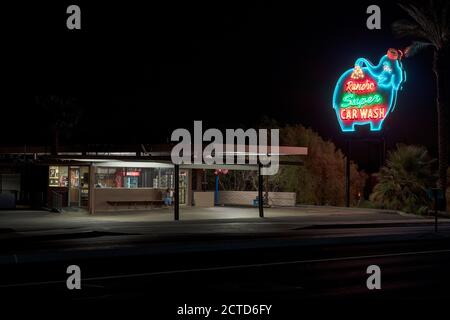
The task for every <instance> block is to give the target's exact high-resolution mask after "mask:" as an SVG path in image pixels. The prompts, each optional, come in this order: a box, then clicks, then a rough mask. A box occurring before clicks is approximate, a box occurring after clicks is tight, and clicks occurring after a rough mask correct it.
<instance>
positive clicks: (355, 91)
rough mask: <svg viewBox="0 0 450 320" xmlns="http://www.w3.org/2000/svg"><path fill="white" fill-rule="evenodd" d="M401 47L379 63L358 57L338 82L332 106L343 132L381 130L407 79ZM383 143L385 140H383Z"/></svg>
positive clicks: (348, 168) (347, 201) (347, 197)
mask: <svg viewBox="0 0 450 320" xmlns="http://www.w3.org/2000/svg"><path fill="white" fill-rule="evenodd" d="M402 56H403V53H402V52H401V51H400V50H396V49H392V48H391V49H389V50H388V52H387V54H386V55H384V56H382V57H381V59H380V61H379V62H378V64H377V65H373V64H372V63H371V62H369V61H368V60H366V59H365V58H359V59H357V60H356V61H355V64H354V67H353V68H351V69H349V70H347V71H345V72H344V73H343V74H342V75H341V77H340V78H339V80H338V81H337V83H336V86H335V89H334V93H333V109H334V111H335V113H336V117H337V119H338V122H339V126H340V128H341V131H342V132H355V131H356V126H362V125H369V129H370V131H375V132H377V131H381V130H382V128H383V123H384V121H385V120H386V118H387V117H388V115H389V114H390V113H391V112H392V111H393V110H394V108H395V104H396V101H397V93H398V90H400V89H401V85H402V84H403V83H404V82H405V80H406V74H405V72H404V70H403V66H402V63H401V58H402ZM383 143H384V141H383ZM350 149H351V145H350V139H348V140H347V156H346V166H345V168H346V186H345V188H346V201H345V202H346V206H347V207H349V206H350V159H349V155H350V151H351V150H350Z"/></svg>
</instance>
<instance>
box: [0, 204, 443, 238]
mask: <svg viewBox="0 0 450 320" xmlns="http://www.w3.org/2000/svg"><path fill="white" fill-rule="evenodd" d="M180 218H181V220H180V221H173V212H172V208H161V209H153V210H147V211H127V212H122V211H121V212H119V211H117V212H114V211H112V212H103V213H97V214H95V215H89V214H87V213H86V212H80V211H73V212H68V211H65V212H63V213H53V212H47V211H0V238H1V237H2V236H5V235H6V234H8V233H13V232H14V233H16V234H17V233H26V232H41V233H42V232H43V233H58V232H75V231H93V230H96V231H98V230H102V231H104V230H113V229H114V230H121V229H128V228H129V227H131V228H134V227H140V228H141V229H142V228H145V227H149V228H152V226H157V225H165V226H170V227H171V228H177V229H180V230H182V228H184V227H185V226H186V225H188V224H189V225H192V224H206V225H208V224H217V223H224V224H227V225H230V224H236V223H242V222H245V223H250V222H251V223H275V224H280V223H282V224H291V225H292V226H295V227H301V226H311V225H339V224H367V223H380V224H383V223H384V224H385V223H391V224H392V223H406V222H407V223H424V222H428V221H430V222H432V218H431V217H430V218H424V217H420V216H415V215H408V214H401V213H397V212H392V211H385V210H375V209H364V208H340V207H318V206H299V207H291V208H266V209H265V218H263V219H261V218H259V217H258V209H257V208H252V207H214V208H196V207H184V208H182V209H181V213H180ZM440 221H441V222H449V221H450V219H440Z"/></svg>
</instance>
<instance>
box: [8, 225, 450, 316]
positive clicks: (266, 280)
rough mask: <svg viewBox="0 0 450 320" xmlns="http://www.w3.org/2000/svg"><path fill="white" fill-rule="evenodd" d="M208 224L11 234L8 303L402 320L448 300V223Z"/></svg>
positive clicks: (151, 311)
mask: <svg viewBox="0 0 450 320" xmlns="http://www.w3.org/2000/svg"><path fill="white" fill-rule="evenodd" d="M148 228H152V229H151V230H153V231H155V230H157V229H158V228H155V226H151V227H150V226H149V227H148ZM164 228H172V227H170V226H164ZM198 228H200V229H198ZM204 228H205V229H203V228H202V227H199V226H197V225H195V228H194V229H191V230H190V229H189V228H187V227H184V228H181V229H178V232H175V231H173V230H172V232H167V230H164V232H162V231H161V232H148V231H149V230H147V229H145V228H144V227H143V226H141V227H139V226H135V227H132V226H127V230H126V231H127V232H118V231H119V230H118V229H117V230H115V231H111V230H110V231H108V232H100V231H87V232H84V233H83V232H81V233H80V232H74V233H65V234H59V235H58V234H53V233H50V234H47V235H46V234H45V233H44V234H39V235H32V236H28V237H10V238H8V241H7V242H6V241H1V242H0V243H1V245H2V247H1V252H2V253H3V257H6V259H11V261H8V260H4V261H3V264H2V265H1V270H2V272H1V277H0V292H1V294H2V300H1V301H2V302H4V303H5V304H6V302H8V304H9V305H16V304H20V305H23V304H30V303H36V302H45V303H48V302H49V301H51V302H52V303H58V304H67V305H68V306H70V308H73V307H74V306H76V308H95V307H96V308H98V307H99V306H108V308H109V309H108V310H109V311H111V310H113V309H114V308H115V307H119V306H120V307H123V308H130V307H132V308H133V310H137V309H145V310H146V311H147V313H148V315H149V316H150V315H152V316H155V317H154V318H157V319H203V318H205V317H204V315H197V316H195V317H194V316H183V317H181V316H180V315H178V314H177V310H178V308H179V307H180V306H185V305H187V306H210V307H211V308H212V309H211V310H216V309H217V310H219V311H217V312H214V311H212V312H213V314H210V315H209V316H208V318H217V319H250V318H251V319H290V318H291V317H292V316H295V318H297V317H302V316H304V314H305V312H306V310H308V311H313V312H314V313H315V314H321V313H329V312H344V313H345V312H347V313H348V312H349V310H353V311H355V310H354V307H355V304H356V305H358V306H359V307H362V308H366V310H371V311H370V314H372V315H373V314H374V313H376V312H377V311H379V312H381V313H382V312H383V311H382V310H384V309H383V308H384V307H385V306H390V307H392V306H396V307H397V308H399V309H397V310H398V311H399V312H400V311H401V312H402V313H401V314H402V315H405V312H406V311H409V312H412V311H413V310H414V312H416V311H415V310H416V309H419V310H421V311H427V312H428V311H429V310H436V307H437V306H445V303H446V301H447V300H448V299H449V298H450V293H449V291H448V288H449V286H450V273H449V270H450V226H449V225H447V224H441V225H440V227H439V232H438V233H434V232H433V225H432V224H430V223H428V222H423V223H401V224H396V223H378V224H374V223H368V224H365V225H358V224H350V223H347V224H341V225H339V226H336V225H327V224H321V225H308V226H307V225H301V226H297V225H295V224H292V223H281V222H278V223H276V224H271V223H263V224H259V223H258V225H257V227H256V224H255V223H254V222H236V223H228V224H226V225H223V224H221V223H214V224H205V225H204ZM252 228H257V230H258V232H250V230H251V229H252ZM144 230H145V232H144ZM181 230H184V232H181ZM189 230H190V231H189ZM193 230H196V232H194V231H193ZM245 230H247V231H248V232H244V231H245ZM122 231H125V230H122ZM138 231H139V232H138ZM69 264H76V265H79V266H80V268H81V271H82V289H81V290H72V291H70V290H68V289H67V287H66V279H67V277H68V275H67V274H66V268H67V266H68V265H69ZM369 265H378V266H379V267H380V269H381V287H382V288H381V290H368V289H367V286H366V280H367V278H368V276H369V275H367V273H366V270H367V267H368V266H369ZM229 304H231V305H236V304H242V305H243V304H248V305H255V304H257V305H261V304H264V305H272V309H271V314H270V315H269V316H267V315H264V316H263V315H259V316H258V317H250V316H249V315H239V316H238V315H226V316H225V315H222V314H221V308H222V305H229ZM324 305H326V306H327V307H324ZM111 308H112V309H111ZM405 308H406V309H405ZM332 310H334V311H332ZM381 313H380V314H381ZM156 315H158V316H156ZM150 318H152V317H150Z"/></svg>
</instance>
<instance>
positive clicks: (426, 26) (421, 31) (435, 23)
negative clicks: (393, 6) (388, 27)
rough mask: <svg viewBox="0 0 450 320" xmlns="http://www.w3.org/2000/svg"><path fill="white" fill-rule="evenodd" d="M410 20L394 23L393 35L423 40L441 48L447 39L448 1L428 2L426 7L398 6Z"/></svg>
mask: <svg viewBox="0 0 450 320" xmlns="http://www.w3.org/2000/svg"><path fill="white" fill-rule="evenodd" d="M399 6H400V8H402V9H403V11H405V12H406V13H407V14H408V15H409V16H410V17H411V19H412V21H405V20H400V21H397V22H394V23H393V25H392V29H393V31H394V34H396V35H397V36H400V37H405V36H408V37H417V38H420V39H425V40H427V41H428V42H430V43H431V44H433V46H435V47H436V48H438V49H439V48H441V47H442V46H443V45H444V43H445V42H446V41H448V37H449V21H448V13H449V1H447V0H438V1H429V2H428V5H426V6H420V7H419V6H417V5H414V4H399Z"/></svg>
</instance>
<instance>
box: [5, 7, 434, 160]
mask: <svg viewBox="0 0 450 320" xmlns="http://www.w3.org/2000/svg"><path fill="white" fill-rule="evenodd" d="M92 2H93V1H71V2H67V1H58V2H56V1H55V3H53V4H51V3H49V2H46V4H42V3H40V2H39V3H36V2H34V3H33V4H28V5H27V4H24V3H18V4H17V5H8V6H6V5H3V4H2V16H1V18H0V21H1V34H2V53H3V54H2V68H1V72H0V74H1V77H2V78H3V81H2V87H3V92H2V127H1V135H2V140H1V144H2V145H8V144H45V143H47V144H48V143H49V142H50V141H51V134H50V131H49V130H46V129H45V128H42V127H43V125H42V124H43V123H46V122H45V121H46V119H47V118H48V115H47V114H45V113H44V112H43V111H42V108H40V107H39V106H38V105H36V103H35V96H42V95H44V96H45V95H50V94H54V95H61V96H69V97H73V98H75V99H76V101H77V104H78V105H79V109H80V114H81V121H80V123H79V125H78V127H77V128H76V129H75V130H73V132H72V133H71V136H70V137H69V138H68V140H67V141H65V143H84V144H86V143H89V144H92V143H126V144H128V143H130V144H131V143H140V142H146V143H158V142H167V139H168V137H170V133H171V130H172V129H173V128H177V127H187V128H191V127H192V124H193V120H203V121H204V126H205V127H219V128H237V127H242V128H248V127H253V126H256V125H257V124H258V123H259V122H260V120H261V118H262V117H263V116H264V115H266V116H268V117H271V118H274V119H276V120H277V121H279V122H280V123H281V124H303V125H305V126H310V127H312V128H313V129H314V130H316V131H317V132H319V134H320V135H322V136H323V137H325V138H327V139H331V140H333V141H335V142H336V144H337V145H338V146H343V143H344V141H345V138H344V137H343V135H342V133H340V131H339V128H338V123H337V120H336V116H335V113H334V111H333V109H332V99H331V98H332V93H333V89H334V85H335V83H336V80H337V79H338V77H339V76H340V74H341V73H342V72H344V71H345V70H347V69H349V68H350V67H352V65H353V63H354V61H355V59H356V58H358V57H366V58H368V59H370V60H371V61H373V62H378V60H379V58H380V57H381V56H382V55H384V54H385V53H386V51H387V49H388V48H389V47H394V48H404V47H405V46H406V45H408V44H409V40H408V39H396V38H394V36H393V35H392V32H391V23H392V22H393V21H394V20H397V19H399V18H406V16H405V15H404V13H403V12H402V11H401V9H400V8H398V6H397V5H396V4H395V3H394V2H392V1H384V2H382V1H377V4H378V5H379V6H380V7H381V10H382V30H375V31H373V30H368V29H367V28H366V19H367V17H368V15H367V14H366V13H365V12H366V8H367V6H368V5H370V4H373V1H360V2H358V3H357V4H351V2H348V1H345V2H344V1H340V2H338V3H335V4H333V5H332V4H328V3H327V4H325V3H324V2H322V1H315V2H314V1H313V2H309V3H308V6H306V5H304V2H301V1H295V4H293V3H291V2H293V1H289V2H288V1H286V2H280V1H277V2H265V1H211V0H210V1H146V2H147V3H153V2H155V3H154V4H147V5H145V6H144V5H143V4H142V1H122V2H117V3H116V2H111V1H104V2H102V3H99V2H98V1H96V3H97V4H96V5H95V6H94V5H93V3H92ZM70 4H78V5H80V7H81V11H82V18H81V19H82V30H81V31H70V30H67V28H66V18H67V14H66V13H65V11H66V8H67V6H68V5H70ZM403 63H404V66H405V68H406V72H407V76H408V81H407V83H406V84H404V86H403V87H404V89H403V91H401V92H399V96H398V103H397V107H396V109H395V111H394V112H393V113H392V114H390V116H389V118H388V119H387V120H386V122H385V133H384V134H385V137H386V139H387V142H388V146H392V145H393V144H395V143H397V142H404V143H415V144H424V145H426V146H427V147H428V148H429V149H430V151H431V152H432V154H434V155H435V154H436V150H437V149H436V111H435V100H434V99H435V97H434V78H433V73H432V71H431V63H432V60H431V53H430V52H425V53H422V54H420V55H418V56H415V57H413V58H409V59H406V60H404V61H403Z"/></svg>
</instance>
